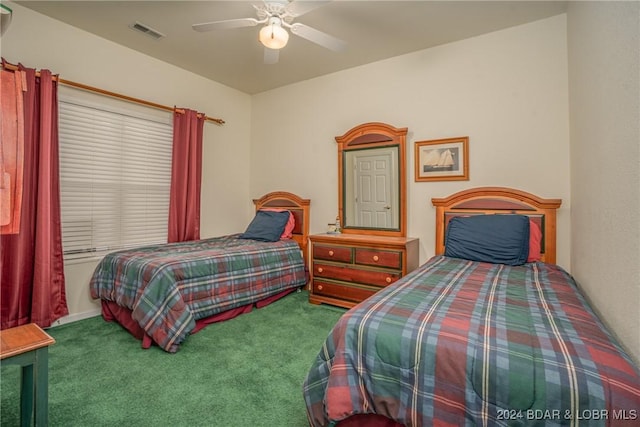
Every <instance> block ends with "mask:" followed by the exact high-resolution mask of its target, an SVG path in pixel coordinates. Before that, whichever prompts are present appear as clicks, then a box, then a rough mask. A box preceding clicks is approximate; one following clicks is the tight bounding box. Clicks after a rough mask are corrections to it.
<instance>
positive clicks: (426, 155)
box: [415, 136, 469, 181]
mask: <svg viewBox="0 0 640 427" xmlns="http://www.w3.org/2000/svg"><path fill="white" fill-rule="evenodd" d="M468 148H469V137H466V136H465V137H460V138H448V139H437V140H432V141H417V142H416V143H415V162H416V167H415V179H416V181H445V180H447V181H455V180H468V179H469V149H468Z"/></svg>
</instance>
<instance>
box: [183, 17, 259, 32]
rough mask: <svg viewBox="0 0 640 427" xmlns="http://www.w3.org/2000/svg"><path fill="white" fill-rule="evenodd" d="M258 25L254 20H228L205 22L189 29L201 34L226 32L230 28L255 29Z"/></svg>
mask: <svg viewBox="0 0 640 427" xmlns="http://www.w3.org/2000/svg"><path fill="white" fill-rule="evenodd" d="M262 22H264V21H262ZM260 23H261V21H258V20H257V19H255V18H240V19H228V20H226V21H215V22H205V23H203V24H193V25H192V26H191V28H193V29H194V30H196V31H201V32H202V31H211V30H227V29H231V28H242V27H255V26H256V25H258V24H260Z"/></svg>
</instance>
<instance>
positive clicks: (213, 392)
mask: <svg viewBox="0 0 640 427" xmlns="http://www.w3.org/2000/svg"><path fill="white" fill-rule="evenodd" d="M344 311H345V310H343V309H340V308H335V307H330V306H326V305H322V306H316V305H312V304H309V303H308V294H307V292H296V293H293V294H290V295H288V296H287V297H285V298H283V299H281V300H279V301H277V302H275V303H273V304H271V305H269V306H267V307H264V308H262V309H259V310H253V311H252V312H251V313H249V314H246V315H243V316H240V317H237V318H235V319H232V320H230V321H227V322H222V323H216V324H213V325H210V326H208V327H207V328H205V329H203V330H202V331H200V332H198V333H197V334H194V335H192V336H190V337H188V338H187V340H186V341H185V342H184V343H183V344H182V346H181V348H180V350H178V352H177V353H175V354H169V353H166V352H164V351H162V350H160V349H159V348H158V347H152V348H150V349H148V350H144V349H142V348H141V347H140V341H137V340H135V339H134V338H133V337H132V336H131V335H129V333H128V332H126V331H124V330H123V329H122V328H121V327H120V326H119V325H117V324H114V323H107V322H105V321H104V320H103V319H102V317H94V318H91V319H86V320H82V321H79V322H75V323H71V324H67V325H63V326H59V327H55V328H51V329H49V330H48V331H47V332H48V333H49V334H50V335H51V336H53V337H54V338H55V340H56V343H55V344H54V345H53V346H52V347H50V350H49V424H50V425H51V426H65V427H70V426H92V427H93V426H283V427H284V426H291V427H302V426H306V425H308V423H307V419H306V411H305V405H304V399H303V397H302V382H303V381H304V378H305V375H306V373H307V370H308V369H309V367H310V366H311V363H312V362H313V360H314V359H315V357H316V355H317V353H318V351H319V350H320V347H321V346H322V343H323V342H324V339H325V338H326V337H327V334H328V333H329V331H330V330H331V328H332V326H333V325H334V324H335V322H336V321H337V320H338V318H339V317H340V316H341V315H342V313H344ZM1 374H2V376H1V377H0V394H1V407H0V416H1V420H0V421H1V425H2V426H17V425H19V388H20V371H19V368H18V367H17V366H5V367H3V368H2V372H1Z"/></svg>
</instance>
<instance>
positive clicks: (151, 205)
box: [59, 97, 173, 260]
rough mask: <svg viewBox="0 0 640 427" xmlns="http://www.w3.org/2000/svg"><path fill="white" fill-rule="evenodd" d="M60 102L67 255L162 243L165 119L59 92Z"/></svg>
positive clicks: (168, 137)
mask: <svg viewBox="0 0 640 427" xmlns="http://www.w3.org/2000/svg"><path fill="white" fill-rule="evenodd" d="M59 106H60V107H59V138H60V193H61V194H60V198H61V200H60V203H61V216H62V245H63V250H64V254H65V259H66V260H68V259H79V258H88V257H94V256H99V255H104V254H105V253H106V252H110V251H113V250H116V249H122V248H128V247H134V246H142V245H146V244H154V243H166V241H167V224H168V216H169V190H170V184H171V149H172V140H173V131H172V125H171V122H170V117H167V118H166V119H164V120H159V119H158V118H155V117H151V116H150V117H144V116H143V115H141V114H139V113H137V112H134V111H124V110H122V109H121V108H118V109H116V108H108V107H106V106H104V105H92V104H89V103H87V102H85V101H84V100H75V99H67V98H62V97H61V99H60V102H59Z"/></svg>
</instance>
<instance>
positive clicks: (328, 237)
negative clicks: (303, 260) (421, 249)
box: [309, 233, 418, 246]
mask: <svg viewBox="0 0 640 427" xmlns="http://www.w3.org/2000/svg"><path fill="white" fill-rule="evenodd" d="M309 240H311V241H312V242H322V243H335V244H377V245H394V246H395V245H397V246H404V245H406V244H408V243H411V242H414V241H418V239H417V238H415V237H394V236H376V235H368V234H331V233H323V234H312V235H310V236H309Z"/></svg>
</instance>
